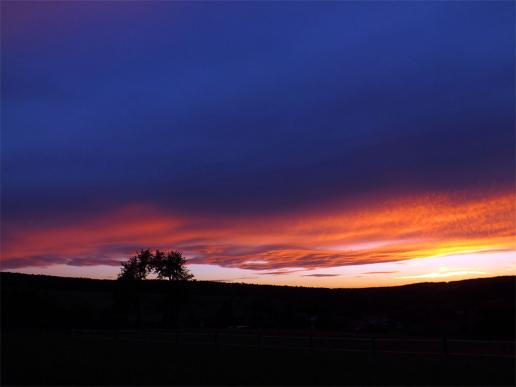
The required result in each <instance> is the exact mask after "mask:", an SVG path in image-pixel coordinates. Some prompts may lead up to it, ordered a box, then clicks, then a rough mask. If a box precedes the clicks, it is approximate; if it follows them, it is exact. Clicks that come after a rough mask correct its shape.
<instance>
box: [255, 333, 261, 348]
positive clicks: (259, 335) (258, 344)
mask: <svg viewBox="0 0 516 387" xmlns="http://www.w3.org/2000/svg"><path fill="white" fill-rule="evenodd" d="M261 347H262V337H261V334H260V332H258V333H257V334H256V349H257V350H258V351H259V350H260V349H261Z"/></svg>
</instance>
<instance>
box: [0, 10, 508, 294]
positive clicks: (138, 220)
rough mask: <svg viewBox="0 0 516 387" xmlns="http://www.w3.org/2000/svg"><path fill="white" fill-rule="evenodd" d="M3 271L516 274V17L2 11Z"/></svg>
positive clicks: (306, 277) (265, 279)
mask: <svg viewBox="0 0 516 387" xmlns="http://www.w3.org/2000/svg"><path fill="white" fill-rule="evenodd" d="M1 22H2V26H1V28H2V29H1V97H2V98H1V108H2V114H1V124H2V128H1V162H2V164H1V172H2V176H1V179H2V180H1V194H2V195H1V200H2V211H1V223H2V224H1V226H2V227H1V239H2V240H1V242H2V244H1V253H2V254H1V261H0V262H1V269H2V270H3V271H16V272H24V273H38V274H52V275H64V276H79V277H94V278H116V275H117V273H118V272H119V268H120V261H121V260H124V259H126V258H127V257H128V256H130V255H132V254H134V252H135V250H136V249H142V248H152V249H154V248H160V249H178V250H181V251H182V252H183V253H184V254H185V256H186V257H187V258H188V260H189V267H190V268H191V270H192V272H193V274H194V275H195V276H196V278H197V279H200V280H217V281H236V282H249V283H267V284H286V285H302V286H328V287H364V286H385V285H398V284H405V283H413V282H422V281H450V280H457V279H464V278H477V277H492V276H497V275H515V274H516V191H515V187H516V186H515V176H516V175H515V173H516V171H515V130H514V120H515V113H514V110H515V93H514V89H515V70H514V65H515V63H514V62H515V3H514V2H511V1H486V2H482V1H471V2H468V1H414V2H409V1H393V2H389V1H379V2H374V1H366V2H351V1H342V2H185V3H182V2H172V1H170V2H148V1H147V2H143V1H140V2H139V1H131V2H123V1H109V2H108V1H105V2H104V1H95V2H80V1H73V2H64V1H63V2H52V1H43V2H28V1H24V2H22V1H2V3H1Z"/></svg>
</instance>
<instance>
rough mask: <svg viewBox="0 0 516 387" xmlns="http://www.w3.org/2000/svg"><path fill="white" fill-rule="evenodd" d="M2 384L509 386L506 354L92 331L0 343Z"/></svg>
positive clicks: (15, 336) (12, 337)
mask: <svg viewBox="0 0 516 387" xmlns="http://www.w3.org/2000/svg"><path fill="white" fill-rule="evenodd" d="M2 339H3V340H2V346H3V347H4V353H3V356H4V358H3V367H2V384H3V385H366V386H373V385H439V386H449V385H453V386H455V385H461V386H495V385H507V386H512V385H514V383H515V379H514V358H513V357H511V356H483V355H464V354H463V355H454V354H448V355H446V354H437V353H409V352H403V351H389V352H387V351H386V352H382V351H380V350H379V351H376V352H373V351H331V350H317V349H315V350H310V349H304V348H303V349H296V348H290V349H289V348H267V347H266V346H263V347H261V346H248V347H244V346H229V345H227V346H226V345H209V344H202V343H197V344H192V343H174V342H169V341H160V340H152V339H150V340H145V339H144V340H140V339H138V338H136V337H135V338H129V337H128V336H127V337H124V335H123V334H122V335H121V336H120V337H118V338H117V337H116V336H115V335H112V336H110V335H107V336H106V335H102V334H92V333H66V334H65V333H55V332H53V333H49V332H40V333H36V332H32V333H27V332H17V333H13V332H11V333H10V334H7V335H4V337H3V338H2Z"/></svg>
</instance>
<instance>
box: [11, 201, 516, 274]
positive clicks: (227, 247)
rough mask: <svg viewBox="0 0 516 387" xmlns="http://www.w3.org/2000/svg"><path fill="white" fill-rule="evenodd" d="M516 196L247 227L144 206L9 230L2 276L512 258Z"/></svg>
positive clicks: (324, 213)
mask: <svg viewBox="0 0 516 387" xmlns="http://www.w3.org/2000/svg"><path fill="white" fill-rule="evenodd" d="M515 199H516V196H515V194H514V192H512V191H509V192H508V193H507V192H506V193H495V194H490V195H472V194H470V195H464V194H457V193H456V194H453V195H450V194H448V195H445V194H435V195H425V196H418V197H403V198H394V199H388V198H387V199H382V200H376V201H364V202H363V203H360V204H357V203H354V204H353V205H352V206H351V205H349V204H348V205H347V206H346V205H343V204H338V203H337V204H332V205H328V207H327V208H318V209H310V210H304V211H298V212H294V213H290V214H281V215H264V216H255V217H224V218H222V217H215V216H185V215H178V214H170V213H163V212H160V210H159V209H158V208H155V207H153V206H152V205H136V206H132V207H128V208H123V209H120V210H117V211H113V212H112V213H109V214H105V215H103V216H101V217H97V218H93V219H90V220H88V221H84V222H80V223H77V224H70V225H66V226H59V225H57V226H53V227H37V226H34V227H27V226H22V225H10V226H9V227H8V230H7V232H6V237H5V238H4V240H3V243H2V268H4V269H5V268H14V267H25V266H45V265H51V264H54V263H60V264H62V263H65V264H70V265H79V266H80V265H97V264H108V265H116V264H118V262H119V261H120V260H122V259H124V258H125V257H126V256H127V255H129V254H131V253H133V252H134V250H135V249H138V248H148V247H150V248H177V249H181V250H183V251H184V252H185V253H186V255H187V256H188V257H190V259H191V262H192V263H197V264H215V265H219V266H223V267H233V268H242V269H251V270H264V271H265V270H266V271H269V272H270V271H271V270H272V271H275V270H280V269H287V268H291V269H314V268H325V267H334V266H344V265H359V264H368V263H380V262H392V261H403V260H407V259H413V258H426V257H436V256H447V255H452V254H453V255H456V254H466V253H472V252H474V253H481V252H493V251H516V243H515V235H516V232H515V230H516V220H515Z"/></svg>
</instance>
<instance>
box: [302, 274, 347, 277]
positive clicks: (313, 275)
mask: <svg viewBox="0 0 516 387" xmlns="http://www.w3.org/2000/svg"><path fill="white" fill-rule="evenodd" d="M339 275H340V274H305V275H304V277H337V276H339Z"/></svg>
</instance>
